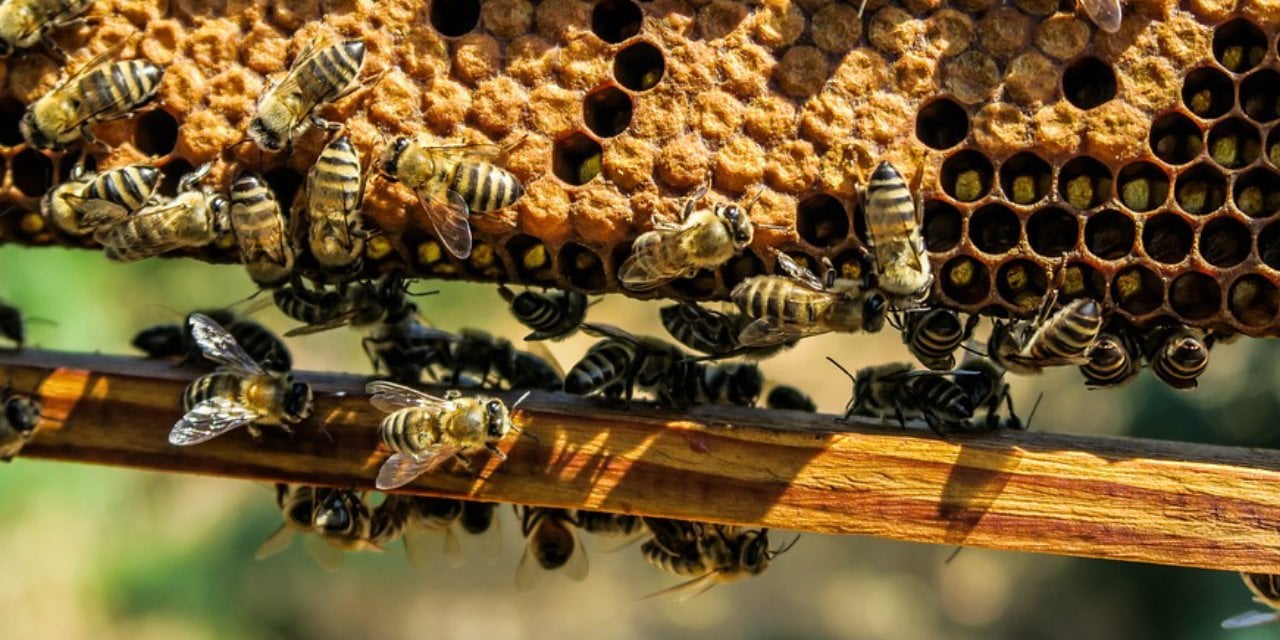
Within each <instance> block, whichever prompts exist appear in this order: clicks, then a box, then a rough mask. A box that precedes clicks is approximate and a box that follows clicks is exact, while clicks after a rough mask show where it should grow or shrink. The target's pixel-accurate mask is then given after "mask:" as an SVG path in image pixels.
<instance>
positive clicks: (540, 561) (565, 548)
mask: <svg viewBox="0 0 1280 640" xmlns="http://www.w3.org/2000/svg"><path fill="white" fill-rule="evenodd" d="M516 513H517V514H519V516H520V533H522V534H523V535H524V537H525V538H526V539H527V540H528V542H527V543H526V545H525V549H524V555H522V556H521V557H520V565H519V566H518V567H517V568H516V588H517V589H519V590H520V591H529V590H530V589H533V588H534V587H536V586H538V584H539V583H541V582H542V579H543V578H545V577H546V575H547V574H548V573H549V572H552V571H558V570H560V569H564V574H565V575H566V576H568V578H569V579H570V580H573V581H575V582H581V581H582V580H584V579H586V577H587V570H588V565H587V550H586V549H584V548H582V540H580V539H579V538H578V534H577V532H576V526H575V523H574V518H573V515H571V514H570V513H569V512H568V511H566V510H564V509H549V508H543V507H521V508H517V509H516Z"/></svg>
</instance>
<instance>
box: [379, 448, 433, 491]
mask: <svg viewBox="0 0 1280 640" xmlns="http://www.w3.org/2000/svg"><path fill="white" fill-rule="evenodd" d="M429 466H430V465H429V464H428V461H426V460H419V459H417V458H415V457H413V456H411V455H407V454H403V453H393V454H391V457H390V458H387V461H386V462H384V463H382V468H381V469H379V470H378V479H377V481H376V482H375V483H374V485H375V486H376V487H378V490H380V491H387V490H389V489H399V488H400V487H403V486H404V485H406V484H409V483H410V482H413V481H414V480H415V479H417V477H418V476H420V475H422V474H424V473H426V472H427V468H428V467H429Z"/></svg>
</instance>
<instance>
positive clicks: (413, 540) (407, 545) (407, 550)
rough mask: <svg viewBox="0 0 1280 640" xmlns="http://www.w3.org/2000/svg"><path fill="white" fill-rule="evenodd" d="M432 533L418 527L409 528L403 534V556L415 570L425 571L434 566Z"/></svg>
mask: <svg viewBox="0 0 1280 640" xmlns="http://www.w3.org/2000/svg"><path fill="white" fill-rule="evenodd" d="M433 538H434V536H432V532H431V531H430V530H425V529H421V528H419V527H415V526H410V527H409V528H407V529H405V532H404V555H405V557H407V558H409V564H411V565H413V568H415V569H421V570H424V571H425V570H427V569H430V568H431V567H432V566H434V565H435V562H436V555H435V550H434V545H433V543H434V542H435V540H434V539H433Z"/></svg>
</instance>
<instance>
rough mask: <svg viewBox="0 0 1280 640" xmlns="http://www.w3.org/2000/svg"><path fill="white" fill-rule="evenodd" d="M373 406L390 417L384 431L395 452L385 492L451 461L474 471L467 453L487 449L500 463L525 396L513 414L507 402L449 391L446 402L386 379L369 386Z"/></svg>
mask: <svg viewBox="0 0 1280 640" xmlns="http://www.w3.org/2000/svg"><path fill="white" fill-rule="evenodd" d="M365 391H367V392H368V393H369V394H370V397H369V402H370V404H372V405H373V406H374V407H375V408H377V409H378V410H380V411H383V412H385V413H388V414H390V415H388V416H387V417H386V418H384V419H383V420H382V424H381V425H380V426H379V434H380V435H381V437H382V442H383V444H385V445H386V446H387V448H389V449H391V451H392V452H393V453H392V454H391V457H390V458H388V459H387V461H386V462H385V463H383V465H382V468H381V469H380V470H379V471H378V480H377V483H376V486H377V487H378V489H380V490H383V491H385V490H388V489H398V488H400V487H403V486H404V485H406V484H408V483H410V482H412V481H413V480H414V479H415V478H417V477H418V476H420V475H422V474H424V473H427V472H429V471H432V470H434V469H435V468H437V467H439V466H440V465H441V464H444V462H445V461H446V460H448V459H449V458H457V459H458V460H460V461H461V462H462V463H463V464H464V465H467V466H470V461H468V460H467V458H466V455H465V454H466V453H467V452H469V451H471V450H475V449H487V450H488V451H489V452H490V453H492V454H493V455H495V456H497V457H498V458H499V459H503V460H505V459H506V454H505V453H503V452H502V450H501V449H499V448H498V447H497V442H499V441H500V440H502V438H503V437H505V436H506V435H507V433H508V432H510V431H513V430H517V429H515V427H514V426H513V425H512V424H511V411H514V410H515V408H516V407H517V406H519V404H520V402H521V401H523V400H524V398H525V396H527V395H528V394H527V393H526V394H525V396H521V398H520V400H517V401H516V402H515V404H513V405H511V408H510V409H508V408H507V406H506V405H505V404H503V402H502V400H499V399H498V398H489V397H485V396H470V397H463V396H462V394H460V393H458V392H457V391H453V390H451V391H447V392H445V395H444V397H443V398H437V397H435V396H430V395H427V394H425V393H423V392H421V391H418V390H416V389H411V388H409V387H406V386H404V385H400V384H396V383H394V382H387V381H385V380H377V381H374V382H370V383H369V384H367V385H365Z"/></svg>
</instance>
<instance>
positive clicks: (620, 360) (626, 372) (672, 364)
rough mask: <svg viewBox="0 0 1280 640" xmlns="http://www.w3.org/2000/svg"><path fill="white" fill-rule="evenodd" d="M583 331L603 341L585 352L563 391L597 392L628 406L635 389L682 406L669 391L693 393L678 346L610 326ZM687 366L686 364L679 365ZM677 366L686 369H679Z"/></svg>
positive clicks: (589, 326)
mask: <svg viewBox="0 0 1280 640" xmlns="http://www.w3.org/2000/svg"><path fill="white" fill-rule="evenodd" d="M582 327H583V330H584V331H585V332H586V333H587V334H589V335H592V336H597V337H601V338H604V339H603V340H601V341H600V342H597V343H596V344H594V345H592V346H591V348H589V349H588V350H587V353H586V355H584V356H583V357H582V360H580V361H578V363H577V364H575V365H574V366H573V367H572V368H571V369H570V370H569V372H568V373H567V374H565V379H564V390H565V392H567V393H572V394H575V395H591V394H594V393H600V394H602V395H604V396H605V397H607V398H610V399H615V400H616V399H620V398H622V399H625V401H626V403H627V404H630V403H631V399H632V397H633V396H634V394H635V390H636V389H637V388H640V389H650V390H654V391H657V392H658V394H659V396H664V395H665V396H666V399H665V402H667V403H669V404H674V405H676V406H681V405H683V404H687V402H688V401H685V402H681V401H680V400H678V399H673V398H671V394H670V393H669V392H671V391H675V392H681V391H683V392H685V393H694V391H691V390H690V389H689V388H688V387H687V386H686V384H687V380H688V378H689V377H690V374H691V372H696V368H689V367H687V365H690V364H691V365H697V364H698V363H689V362H688V360H687V358H686V357H685V354H684V352H682V351H681V350H680V349H679V348H678V347H675V346H674V345H671V344H669V343H667V342H665V341H663V340H659V339H657V338H653V337H650V336H634V335H631V334H630V333H628V332H626V331H623V330H622V329H619V328H617V327H614V326H612V325H605V324H594V323H586V324H583V325H582ZM681 363H686V365H681ZM680 366H686V368H685V369H683V370H681V369H680V368H679V367H680Z"/></svg>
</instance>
